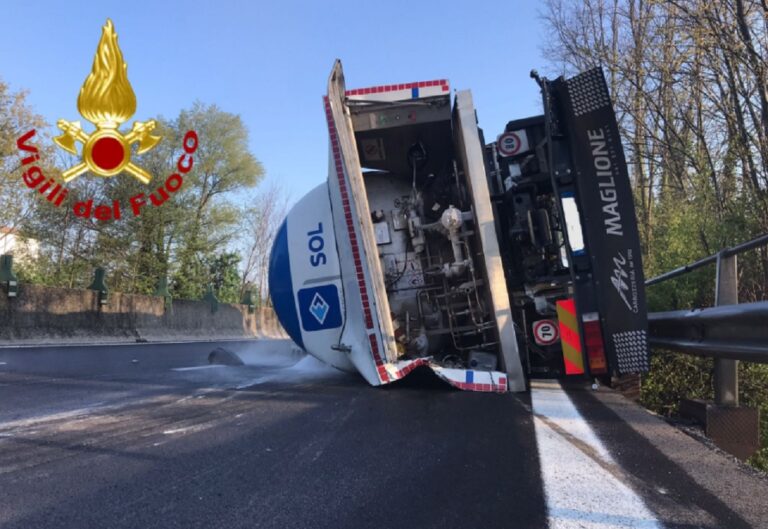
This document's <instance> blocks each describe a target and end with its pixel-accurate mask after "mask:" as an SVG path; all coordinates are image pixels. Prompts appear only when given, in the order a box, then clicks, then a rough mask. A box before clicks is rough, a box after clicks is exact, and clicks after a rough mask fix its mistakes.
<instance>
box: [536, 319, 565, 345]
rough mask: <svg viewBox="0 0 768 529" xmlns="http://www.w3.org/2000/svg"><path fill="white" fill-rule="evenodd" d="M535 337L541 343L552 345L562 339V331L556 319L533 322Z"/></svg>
mask: <svg viewBox="0 0 768 529" xmlns="http://www.w3.org/2000/svg"><path fill="white" fill-rule="evenodd" d="M533 338H534V340H536V343H537V344H539V345H552V344H553V343H556V342H557V341H558V340H559V339H560V331H559V330H558V329H557V323H555V321H554V320H539V321H535V322H533Z"/></svg>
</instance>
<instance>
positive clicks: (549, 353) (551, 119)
mask: <svg viewBox="0 0 768 529" xmlns="http://www.w3.org/2000/svg"><path fill="white" fill-rule="evenodd" d="M532 76H533V77H534V78H535V80H536V81H537V82H538V83H539V86H540V88H541V92H542V99H543V107H544V108H543V109H544V113H543V115H540V116H535V117H530V118H526V119H519V120H514V121H510V122H509V123H508V124H507V126H506V128H505V130H504V131H503V132H502V133H501V134H499V135H498V137H497V139H496V141H493V142H490V143H487V144H486V141H485V139H484V137H483V133H482V131H481V130H480V129H479V128H478V125H477V121H476V114H475V108H474V106H473V102H472V95H471V93H470V92H469V91H468V90H464V91H458V92H456V93H455V94H452V93H451V91H450V89H449V85H448V82H447V81H445V80H436V81H426V82H417V83H407V84H396V85H387V86H376V87H372V88H364V89H354V90H346V89H345V86H344V76H343V72H342V67H341V63H340V62H338V61H337V62H336V64H335V65H334V67H333V71H332V72H331V76H330V79H329V82H328V94H327V96H326V97H325V98H324V104H325V114H326V119H327V123H328V137H329V140H330V163H329V169H328V180H327V182H326V183H323V184H321V185H319V186H317V187H316V188H315V189H314V190H312V191H310V192H309V193H308V194H307V195H306V196H305V197H304V198H303V199H301V200H300V201H299V202H298V203H297V204H296V205H295V206H294V207H293V209H292V210H291V211H290V213H289V214H288V216H287V218H286V220H285V222H284V223H283V224H282V226H281V227H280V229H279V231H278V233H277V236H276V239H275V243H274V246H273V249H272V254H271V257H270V270H269V286H270V292H271V296H272V302H273V305H274V308H275V311H276V313H277V316H278V318H279V320H280V322H281V324H282V325H283V327H284V328H285V330H286V331H287V332H288V334H289V335H290V336H291V338H292V339H293V340H294V341H295V342H296V343H297V344H298V345H299V346H301V347H302V348H303V349H304V350H305V351H306V352H307V353H309V354H311V355H313V356H315V357H317V358H318V359H320V360H321V361H323V362H325V363H327V364H330V365H332V366H334V367H336V368H338V369H342V370H346V371H356V372H359V373H360V374H361V375H362V376H363V378H365V380H367V381H368V382H369V383H370V384H372V385H381V384H387V383H390V382H393V381H396V380H398V379H400V378H402V377H404V376H406V375H407V374H408V373H409V372H411V371H413V370H414V369H416V368H417V367H423V368H429V369H431V370H432V371H434V373H435V374H436V375H437V376H439V377H440V378H442V379H443V380H445V381H446V382H448V383H449V384H451V385H453V386H455V387H458V388H461V389H467V390H473V391H494V392H505V391H525V390H526V388H527V387H528V381H529V380H530V378H531V377H534V378H535V377H543V378H564V377H592V378H595V377H598V378H602V377H605V378H608V377H610V376H612V375H617V374H619V375H620V374H625V373H634V372H642V371H646V370H647V369H648V367H649V356H648V345H647V337H646V329H647V318H646V308H645V298H644V290H643V270H642V264H641V260H640V258H641V256H640V248H639V240H638V232H637V224H636V220H635V213H634V206H633V202H632V193H631V188H630V183H629V178H628V174H627V167H626V162H625V159H624V153H623V150H622V145H621V141H620V138H619V133H618V128H617V124H616V118H615V115H614V112H613V109H612V106H611V102H610V97H609V94H608V90H607V87H606V83H605V80H604V78H603V74H602V71H601V70H600V69H594V70H590V71H587V72H584V73H582V74H580V75H577V76H576V77H573V78H571V79H563V78H559V79H557V80H554V81H549V80H547V79H541V78H539V77H538V76H537V75H536V74H535V73H533V74H532Z"/></svg>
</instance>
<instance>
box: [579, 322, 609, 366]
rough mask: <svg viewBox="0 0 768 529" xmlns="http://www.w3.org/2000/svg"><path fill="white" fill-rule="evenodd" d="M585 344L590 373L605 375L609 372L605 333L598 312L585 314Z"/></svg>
mask: <svg viewBox="0 0 768 529" xmlns="http://www.w3.org/2000/svg"><path fill="white" fill-rule="evenodd" d="M582 321H583V323H584V344H585V345H586V347H587V359H588V360H589V371H590V373H592V374H593V375H604V374H605V373H607V372H608V366H607V363H606V360H605V344H604V343H603V333H602V331H601V329H600V318H599V317H598V315H597V313H596V312H589V313H587V314H584V317H583V318H582Z"/></svg>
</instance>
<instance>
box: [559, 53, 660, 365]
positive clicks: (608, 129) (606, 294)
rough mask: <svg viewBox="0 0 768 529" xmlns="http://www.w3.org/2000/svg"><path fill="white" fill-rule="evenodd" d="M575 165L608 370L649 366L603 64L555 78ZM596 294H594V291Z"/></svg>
mask: <svg viewBox="0 0 768 529" xmlns="http://www.w3.org/2000/svg"><path fill="white" fill-rule="evenodd" d="M551 91H552V95H553V96H555V97H554V99H555V100H556V106H557V107H559V108H558V109H557V110H558V111H556V114H557V115H559V118H560V119H561V120H562V121H561V123H559V124H558V125H559V126H560V127H561V130H562V132H564V133H565V135H566V136H567V138H568V144H569V150H570V153H571V158H572V162H573V168H574V170H575V178H574V180H575V182H574V183H575V190H576V195H577V196H576V198H577V202H578V205H579V210H580V213H581V219H582V230H583V234H584V238H585V243H586V244H585V246H586V249H587V252H586V254H588V256H589V268H591V272H592V274H591V275H592V282H593V285H594V288H593V289H591V290H592V292H593V294H592V295H593V296H594V298H593V299H594V302H595V304H596V305H597V307H596V308H597V309H598V312H599V315H600V322H601V327H602V332H603V339H604V346H605V353H606V357H607V360H608V367H609V371H610V372H617V373H619V374H623V373H638V372H645V371H647V370H648V369H649V367H650V358H649V349H648V338H647V334H648V332H647V331H648V319H647V311H646V305H645V290H644V288H645V286H644V283H645V280H644V277H643V266H642V262H641V254H640V238H639V234H638V230H637V220H636V218H635V208H634V201H633V198H632V189H631V186H630V182H629V175H628V172H627V164H626V160H625V158H624V150H623V148H622V145H621V138H620V136H619V130H618V125H617V123H616V117H615V114H614V111H613V107H612V105H611V99H610V96H609V94H608V87H607V86H606V82H605V78H604V76H603V72H602V70H601V69H600V68H595V69H592V70H589V71H587V72H584V73H582V74H579V75H577V76H576V77H573V78H571V79H567V80H564V79H562V78H560V79H558V80H556V81H554V82H552V84H551ZM590 297H591V296H590Z"/></svg>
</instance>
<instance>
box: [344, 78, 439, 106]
mask: <svg viewBox="0 0 768 529" xmlns="http://www.w3.org/2000/svg"><path fill="white" fill-rule="evenodd" d="M449 92H450V86H449V85H448V80H447V79H435V80H433V81H418V82H414V83H401V84H388V85H381V86H369V87H367V88H355V89H352V90H347V91H346V92H344V95H345V96H347V97H348V98H350V99H354V100H358V101H402V100H405V99H418V98H421V97H434V96H439V95H445V94H448V93H449Z"/></svg>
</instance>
